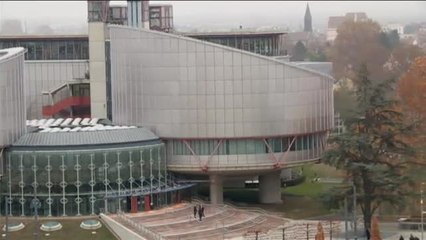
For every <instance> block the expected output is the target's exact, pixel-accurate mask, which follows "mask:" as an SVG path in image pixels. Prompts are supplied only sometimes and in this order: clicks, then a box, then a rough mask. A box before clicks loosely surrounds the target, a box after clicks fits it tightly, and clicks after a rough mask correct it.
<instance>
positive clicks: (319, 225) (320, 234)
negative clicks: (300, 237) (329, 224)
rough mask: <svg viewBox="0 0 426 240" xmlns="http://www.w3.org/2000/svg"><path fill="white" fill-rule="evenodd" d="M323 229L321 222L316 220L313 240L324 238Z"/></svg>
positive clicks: (322, 239)
mask: <svg viewBox="0 0 426 240" xmlns="http://www.w3.org/2000/svg"><path fill="white" fill-rule="evenodd" d="M324 239H325V238H324V229H323V228H322V224H321V222H318V226H317V234H316V235H315V240H324Z"/></svg>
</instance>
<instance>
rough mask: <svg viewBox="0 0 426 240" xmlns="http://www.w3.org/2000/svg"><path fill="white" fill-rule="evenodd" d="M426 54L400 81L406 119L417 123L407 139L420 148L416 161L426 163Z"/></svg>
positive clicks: (417, 60) (400, 95) (418, 59)
mask: <svg viewBox="0 0 426 240" xmlns="http://www.w3.org/2000/svg"><path fill="white" fill-rule="evenodd" d="M425 92H426V56H423V57H419V58H416V60H415V62H414V63H413V64H412V65H411V67H410V69H409V70H408V72H407V73H406V74H404V75H403V77H402V78H401V79H400V81H399V83H398V95H399V97H400V99H401V101H400V107H401V109H402V111H404V112H405V113H406V114H405V115H406V120H407V121H408V122H410V123H414V124H416V127H417V128H416V130H417V131H415V132H414V133H413V134H412V135H410V136H409V138H408V139H407V141H409V142H410V144H412V146H414V147H416V149H418V151H417V156H416V157H415V159H414V162H415V163H418V164H422V165H426V150H425V149H426V123H425V120H426V104H425V103H426V95H425Z"/></svg>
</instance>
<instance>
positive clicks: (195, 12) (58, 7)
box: [0, 1, 426, 30]
mask: <svg viewBox="0 0 426 240" xmlns="http://www.w3.org/2000/svg"><path fill="white" fill-rule="evenodd" d="M115 2H117V1H115ZM151 3H171V4H173V9H174V24H175V25H176V26H187V27H197V28H204V29H208V28H212V29H217V28H237V27H238V26H239V25H242V26H243V27H247V28H251V27H260V26H281V27H283V26H289V27H291V29H293V30H298V28H301V27H302V26H303V15H304V13H305V7H306V2H304V1H199V2H197V1H151ZM309 5H310V9H311V14H312V18H313V27H314V28H316V29H322V30H324V28H325V27H326V26H327V20H328V17H329V16H341V15H344V14H345V13H346V12H356V11H360V12H361V11H362V12H366V13H367V15H368V16H369V17H370V18H372V19H373V20H376V21H378V22H380V23H381V24H386V23H403V24H405V23H410V22H420V21H425V22H426V2H424V1H388V2H381V1H374V2H365V1H312V2H309ZM86 11H87V3H86V1H10V2H8V1H0V20H4V19H10V18H15V19H20V20H22V21H23V22H26V23H27V25H28V24H45V23H49V24H51V25H52V26H60V25H63V24H66V25H70V26H72V25H76V26H77V25H79V26H82V25H83V26H84V24H85V23H86V19H87V13H86Z"/></svg>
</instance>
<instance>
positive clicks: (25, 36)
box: [0, 34, 89, 40]
mask: <svg viewBox="0 0 426 240" xmlns="http://www.w3.org/2000/svg"><path fill="white" fill-rule="evenodd" d="M88 38H89V35H87V34H67V35H57V34H41V35H31V34H19V35H1V36H0V40H7V39H31V40H33V39H40V40H43V39H59V40H60V39H88Z"/></svg>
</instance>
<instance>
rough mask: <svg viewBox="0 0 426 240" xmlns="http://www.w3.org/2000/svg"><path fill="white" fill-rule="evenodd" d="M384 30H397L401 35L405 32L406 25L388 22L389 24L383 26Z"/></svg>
mask: <svg viewBox="0 0 426 240" xmlns="http://www.w3.org/2000/svg"><path fill="white" fill-rule="evenodd" d="M382 30H383V31H385V32H390V31H394V30H396V31H397V33H398V35H399V36H401V35H403V34H404V25H402V24H398V23H394V24H388V25H386V26H384V27H382Z"/></svg>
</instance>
